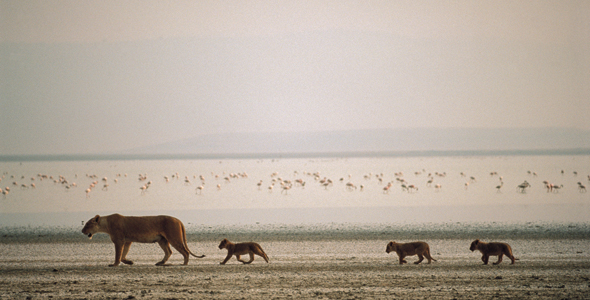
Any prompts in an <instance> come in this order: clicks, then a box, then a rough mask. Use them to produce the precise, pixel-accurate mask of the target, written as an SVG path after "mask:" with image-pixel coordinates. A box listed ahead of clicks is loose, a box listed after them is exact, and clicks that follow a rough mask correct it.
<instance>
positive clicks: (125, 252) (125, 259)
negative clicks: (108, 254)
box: [121, 242, 133, 265]
mask: <svg viewBox="0 0 590 300" xmlns="http://www.w3.org/2000/svg"><path fill="white" fill-rule="evenodd" d="M130 246H131V242H127V243H125V245H124V246H123V254H122V255H121V262H122V263H124V264H127V265H132V264H133V262H132V261H130V260H128V259H127V253H128V252H129V247H130Z"/></svg>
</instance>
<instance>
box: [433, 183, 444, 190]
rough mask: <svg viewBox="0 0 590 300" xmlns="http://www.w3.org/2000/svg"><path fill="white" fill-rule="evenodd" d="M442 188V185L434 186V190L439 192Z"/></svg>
mask: <svg viewBox="0 0 590 300" xmlns="http://www.w3.org/2000/svg"><path fill="white" fill-rule="evenodd" d="M441 188H442V186H441V185H440V184H436V185H434V190H435V191H437V192H438V191H440V189H441Z"/></svg>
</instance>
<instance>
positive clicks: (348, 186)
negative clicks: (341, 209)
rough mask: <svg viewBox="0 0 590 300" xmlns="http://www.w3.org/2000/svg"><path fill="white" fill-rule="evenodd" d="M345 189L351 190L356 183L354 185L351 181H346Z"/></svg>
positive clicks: (354, 187)
mask: <svg viewBox="0 0 590 300" xmlns="http://www.w3.org/2000/svg"><path fill="white" fill-rule="evenodd" d="M346 189H347V190H349V191H352V189H355V190H356V185H354V183H352V182H348V183H346Z"/></svg>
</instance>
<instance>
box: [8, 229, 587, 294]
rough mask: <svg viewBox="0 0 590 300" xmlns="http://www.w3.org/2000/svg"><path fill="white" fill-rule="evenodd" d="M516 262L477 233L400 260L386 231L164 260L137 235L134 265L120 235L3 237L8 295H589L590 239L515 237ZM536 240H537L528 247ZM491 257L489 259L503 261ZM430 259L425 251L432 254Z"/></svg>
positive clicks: (205, 246)
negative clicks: (486, 248)
mask: <svg viewBox="0 0 590 300" xmlns="http://www.w3.org/2000/svg"><path fill="white" fill-rule="evenodd" d="M508 242H510V244H511V245H512V246H513V248H514V252H515V256H516V257H518V258H519V260H518V261H517V262H516V264H515V265H510V261H509V260H506V259H505V260H504V262H503V263H502V264H500V265H497V266H494V265H487V266H484V265H482V263H481V260H480V254H479V253H478V252H474V253H472V252H470V251H469V250H468V249H467V248H468V247H469V243H470V241H469V240H462V239H461V240H432V241H429V244H430V245H431V249H432V255H433V257H434V258H435V259H437V260H438V261H436V262H433V263H432V264H430V265H428V264H424V262H423V264H420V265H414V264H412V262H414V261H415V260H416V257H410V258H408V261H409V262H410V264H406V265H399V264H398V261H397V255H395V254H386V253H385V245H386V243H387V240H378V241H302V242H284V241H275V242H273V241H266V242H263V243H261V245H262V247H263V248H264V249H265V251H266V252H267V254H268V256H269V257H270V263H268V264H267V263H265V262H264V260H262V259H261V258H257V259H256V260H255V261H254V262H253V263H252V264H250V265H242V264H241V263H239V262H237V261H236V260H235V258H232V260H230V261H229V262H228V264H226V265H219V262H220V261H222V260H223V258H224V257H225V255H226V250H218V249H217V243H218V242H214V241H209V242H201V243H189V247H190V248H191V250H193V252H196V253H198V254H199V253H204V254H206V255H207V257H205V258H203V259H196V258H191V261H190V263H189V265H188V266H183V265H181V263H182V256H181V255H179V254H178V253H176V252H175V253H174V254H173V255H172V258H171V259H170V261H169V263H170V264H171V265H169V266H165V267H156V266H154V263H155V262H157V261H159V260H160V259H161V257H162V255H163V254H162V252H161V249H160V248H159V247H158V246H157V245H150V244H134V245H133V246H132V247H131V251H130V253H129V255H128V258H130V259H132V260H134V262H135V264H134V265H132V266H127V265H122V266H119V267H116V268H111V267H107V265H108V264H109V263H112V260H113V256H114V249H113V246H112V244H109V243H105V242H99V243H92V242H80V243H54V244H45V243H41V244H39V243H37V244H35V243H31V244H27V243H15V244H0V250H1V253H2V256H1V259H0V298H2V299H49V298H53V299H56V298H58V299H137V298H143V299H148V298H159V299H194V298H198V299H274V298H276V299H283V298H297V299H300V298H317V299H355V298H359V299H370V298H380V299H392V298H402V299H420V298H434V297H437V298H439V299H472V298H475V297H480V298H483V299H489V298H519V299H522V298H534V299H543V298H545V299H590V253H589V252H590V250H588V249H590V248H589V246H590V241H586V240H537V241H523V240H513V241H508ZM527 249H528V250H527ZM495 260H496V258H495V257H494V258H492V259H491V260H490V261H495ZM425 262H426V261H425Z"/></svg>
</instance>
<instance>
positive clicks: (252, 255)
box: [240, 252, 254, 265]
mask: <svg viewBox="0 0 590 300" xmlns="http://www.w3.org/2000/svg"><path fill="white" fill-rule="evenodd" d="M249 254H250V261H243V260H240V261H241V262H242V263H243V264H245V265H246V264H249V263H251V262H253V261H254V252H250V253H249Z"/></svg>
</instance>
